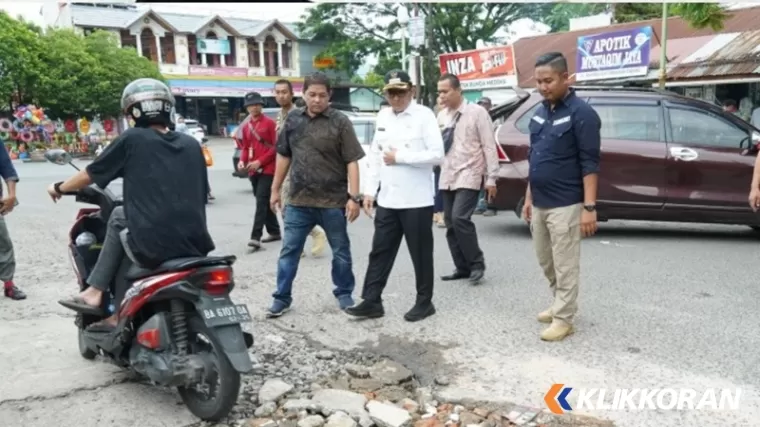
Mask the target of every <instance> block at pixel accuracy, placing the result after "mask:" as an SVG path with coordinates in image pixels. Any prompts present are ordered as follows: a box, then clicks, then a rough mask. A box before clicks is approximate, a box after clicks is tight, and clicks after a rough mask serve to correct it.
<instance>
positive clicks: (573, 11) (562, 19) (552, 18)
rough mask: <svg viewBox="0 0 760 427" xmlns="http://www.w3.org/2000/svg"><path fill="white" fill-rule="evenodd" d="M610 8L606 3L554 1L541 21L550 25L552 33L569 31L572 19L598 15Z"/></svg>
mask: <svg viewBox="0 0 760 427" xmlns="http://www.w3.org/2000/svg"><path fill="white" fill-rule="evenodd" d="M608 9H609V6H608V5H607V4H605V3H564V2H563V3H553V4H552V6H551V9H550V10H549V11H548V13H547V14H546V16H545V17H544V18H543V19H541V22H542V23H544V24H546V25H548V26H549V28H551V30H550V32H552V33H556V32H561V31H568V30H569V29H570V20H571V19H573V18H582V17H585V16H593V15H598V14H600V13H604V12H606V11H607V10H608Z"/></svg>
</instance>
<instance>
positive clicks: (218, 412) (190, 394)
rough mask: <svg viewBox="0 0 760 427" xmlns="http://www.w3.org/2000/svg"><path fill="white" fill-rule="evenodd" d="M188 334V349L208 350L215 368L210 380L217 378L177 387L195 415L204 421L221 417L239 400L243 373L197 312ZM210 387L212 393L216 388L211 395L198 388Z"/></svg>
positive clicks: (208, 375) (189, 321)
mask: <svg viewBox="0 0 760 427" xmlns="http://www.w3.org/2000/svg"><path fill="white" fill-rule="evenodd" d="M187 323H188V329H189V332H190V333H189V336H188V341H189V342H188V351H189V352H190V353H192V354H198V353H203V352H206V353H209V357H211V360H212V361H213V364H214V368H215V370H216V372H213V373H207V380H210V379H213V380H215V384H213V385H211V384H198V385H196V386H192V387H177V391H178V392H179V395H180V397H181V398H182V401H183V402H184V403H185V406H187V409H189V410H190V412H191V413H192V414H193V415H195V416H196V417H198V418H200V419H202V420H204V421H219V420H220V419H222V418H224V417H226V416H227V415H229V413H230V411H231V410H232V407H233V406H235V403H236V402H237V398H238V393H239V392H240V373H239V372H238V371H236V370H235V368H233V367H232V365H231V364H230V361H229V360H228V359H227V356H226V355H225V354H224V352H223V351H222V346H221V344H220V343H219V342H218V341H217V339H216V337H215V335H214V334H213V333H211V331H210V330H209V328H208V327H207V326H206V324H205V323H204V322H203V321H202V320H201V319H200V318H199V317H197V316H192V317H190V318H188V319H187ZM206 385H208V386H209V387H208V388H209V394H210V391H211V389H212V388H213V389H214V391H215V393H214V396H213V397H211V398H205V397H207V396H202V394H206V393H202V392H201V391H200V390H199V388H200V387H201V386H206Z"/></svg>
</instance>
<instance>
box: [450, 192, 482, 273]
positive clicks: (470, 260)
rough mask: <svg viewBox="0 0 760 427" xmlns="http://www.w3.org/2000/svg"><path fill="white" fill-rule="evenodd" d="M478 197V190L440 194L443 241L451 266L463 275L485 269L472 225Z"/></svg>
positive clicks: (473, 224) (476, 234)
mask: <svg viewBox="0 0 760 427" xmlns="http://www.w3.org/2000/svg"><path fill="white" fill-rule="evenodd" d="M479 194H480V191H479V190H468V189H460V190H453V191H452V190H441V195H442V197H443V217H444V218H443V219H444V221H445V222H446V241H447V242H448V244H449V251H450V252H451V258H452V259H453V260H454V266H455V267H456V269H457V270H459V271H461V272H465V273H468V272H471V271H472V270H476V269H485V260H484V259H483V251H482V250H480V245H478V233H477V231H476V230H475V223H473V222H472V214H473V212H475V208H476V207H477V205H478V195H479Z"/></svg>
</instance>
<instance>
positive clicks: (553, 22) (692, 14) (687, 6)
mask: <svg viewBox="0 0 760 427" xmlns="http://www.w3.org/2000/svg"><path fill="white" fill-rule="evenodd" d="M604 12H612V15H613V19H614V22H617V23H626V22H637V21H645V20H648V19H659V18H661V17H662V3H610V4H606V3H568V2H561V3H554V4H553V6H552V7H551V10H549V11H548V13H547V14H546V15H545V16H544V17H543V18H542V19H541V22H543V23H544V24H546V25H548V26H549V27H550V28H551V31H552V32H559V31H568V30H569V28H570V19H572V18H580V17H584V16H593V15H598V14H600V13H604ZM668 15H669V16H676V15H677V16H680V17H682V18H683V19H684V20H686V21H687V22H688V23H689V25H690V26H691V27H692V28H695V29H703V28H708V27H709V28H711V29H713V30H715V31H720V30H721V29H723V22H724V21H725V20H726V18H728V14H727V13H726V12H725V10H724V9H723V7H722V6H721V5H720V4H717V3H671V4H669V6H668Z"/></svg>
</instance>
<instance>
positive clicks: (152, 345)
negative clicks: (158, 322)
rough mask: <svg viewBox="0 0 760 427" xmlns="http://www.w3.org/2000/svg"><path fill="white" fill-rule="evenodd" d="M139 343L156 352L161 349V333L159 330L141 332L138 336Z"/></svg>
mask: <svg viewBox="0 0 760 427" xmlns="http://www.w3.org/2000/svg"><path fill="white" fill-rule="evenodd" d="M137 342H139V343H140V345H142V346H143V347H146V348H149V349H151V350H155V349H157V348H159V347H161V331H160V330H159V329H158V328H156V329H148V330H145V331H141V332H140V333H138V334H137Z"/></svg>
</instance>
